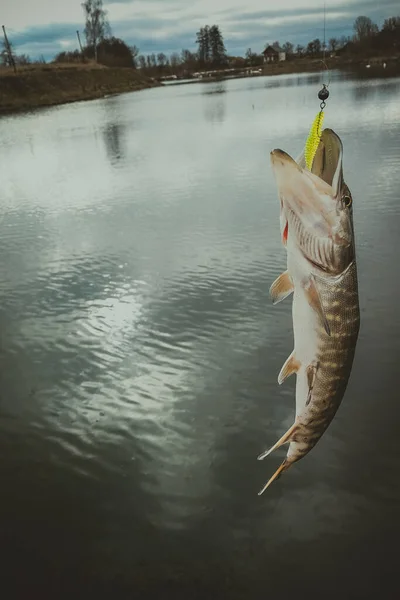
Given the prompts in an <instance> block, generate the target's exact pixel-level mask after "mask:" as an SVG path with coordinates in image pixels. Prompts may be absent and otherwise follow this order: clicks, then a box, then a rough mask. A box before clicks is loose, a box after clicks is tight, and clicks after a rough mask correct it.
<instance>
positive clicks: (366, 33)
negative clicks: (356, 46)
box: [353, 16, 379, 42]
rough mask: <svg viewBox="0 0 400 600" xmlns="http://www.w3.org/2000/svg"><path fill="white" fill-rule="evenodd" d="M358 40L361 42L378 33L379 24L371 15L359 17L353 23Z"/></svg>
mask: <svg viewBox="0 0 400 600" xmlns="http://www.w3.org/2000/svg"><path fill="white" fill-rule="evenodd" d="M353 29H354V33H355V36H356V40H357V41H359V42H361V41H362V40H365V39H366V38H368V37H370V36H371V35H375V34H377V33H378V31H379V29H378V25H376V24H375V23H373V22H372V21H371V19H370V18H369V17H363V16H361V17H357V19H356V20H355V21H354V25H353Z"/></svg>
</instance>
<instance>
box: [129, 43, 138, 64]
mask: <svg viewBox="0 0 400 600" xmlns="http://www.w3.org/2000/svg"><path fill="white" fill-rule="evenodd" d="M129 50H130V51H131V54H132V60H133V65H134V66H135V67H137V64H138V57H139V52H140V50H139V48H138V47H137V46H136V45H133V46H130V47H129Z"/></svg>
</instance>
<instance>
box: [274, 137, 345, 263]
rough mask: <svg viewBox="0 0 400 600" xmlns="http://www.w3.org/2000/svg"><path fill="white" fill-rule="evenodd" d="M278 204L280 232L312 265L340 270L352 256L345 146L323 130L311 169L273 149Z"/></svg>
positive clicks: (285, 241)
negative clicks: (344, 169)
mask: <svg viewBox="0 0 400 600" xmlns="http://www.w3.org/2000/svg"><path fill="white" fill-rule="evenodd" d="M271 164H272V168H273V172H274V175H275V180H276V183H277V186H278V192H279V197H280V202H281V212H280V221H281V234H282V241H283V243H284V244H285V245H286V244H287V240H288V238H289V237H290V240H291V243H293V244H295V246H297V248H298V249H299V250H300V251H301V252H302V254H303V255H304V256H305V258H306V259H307V260H308V261H309V262H310V263H312V264H313V266H314V267H315V268H316V269H318V270H321V271H323V272H326V273H329V274H333V275H335V274H339V273H341V272H343V271H344V270H345V269H346V268H347V266H348V265H349V264H350V263H351V262H352V260H353V259H354V255H355V250H354V230H353V211H352V196H351V192H350V190H349V188H348V186H347V185H346V183H345V181H344V179H343V145H342V141H341V139H340V138H339V136H338V135H337V134H336V133H335V132H334V131H332V129H324V131H323V132H322V134H321V139H320V142H319V145H318V148H317V151H316V154H315V157H314V160H313V163H312V167H311V170H308V169H307V168H306V166H305V162H304V158H303V157H300V158H299V159H298V160H297V161H296V160H294V159H293V158H292V157H291V156H289V154H287V153H286V152H284V151H283V150H279V149H276V150H273V151H272V152H271Z"/></svg>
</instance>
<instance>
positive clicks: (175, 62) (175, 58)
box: [169, 52, 181, 69]
mask: <svg viewBox="0 0 400 600" xmlns="http://www.w3.org/2000/svg"><path fill="white" fill-rule="evenodd" d="M169 62H170V65H171V67H172V68H173V69H176V67H178V66H179V65H180V62H181V58H180V56H179V54H178V53H177V52H173V53H172V54H171V56H170V58H169Z"/></svg>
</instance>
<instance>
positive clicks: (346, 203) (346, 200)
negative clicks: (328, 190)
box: [342, 194, 353, 208]
mask: <svg viewBox="0 0 400 600" xmlns="http://www.w3.org/2000/svg"><path fill="white" fill-rule="evenodd" d="M342 202H343V205H344V206H345V207H346V208H350V206H351V205H352V202H353V200H352V198H351V196H350V195H349V194H346V195H345V196H343V198H342Z"/></svg>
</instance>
